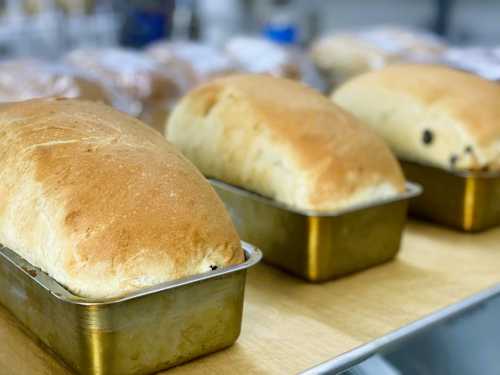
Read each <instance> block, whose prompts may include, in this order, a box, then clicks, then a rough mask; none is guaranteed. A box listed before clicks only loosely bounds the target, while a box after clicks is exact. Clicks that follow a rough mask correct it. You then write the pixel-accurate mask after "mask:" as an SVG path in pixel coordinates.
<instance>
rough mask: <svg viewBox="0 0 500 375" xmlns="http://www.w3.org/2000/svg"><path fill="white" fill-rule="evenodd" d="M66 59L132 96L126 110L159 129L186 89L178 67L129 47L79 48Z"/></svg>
mask: <svg viewBox="0 0 500 375" xmlns="http://www.w3.org/2000/svg"><path fill="white" fill-rule="evenodd" d="M65 61H66V63H67V64H69V65H71V66H74V67H76V68H78V69H80V70H83V71H85V72H86V73H88V74H90V75H93V76H94V77H96V78H97V79H99V80H101V81H103V82H105V83H107V84H108V85H110V86H113V87H116V88H117V89H118V90H119V91H120V92H122V93H124V94H126V95H127V96H128V97H129V98H130V99H132V100H131V101H130V102H131V105H130V108H127V109H126V112H127V113H129V114H132V115H134V116H138V117H139V118H141V119H142V120H143V121H145V122H146V123H147V124H148V125H151V126H153V128H155V129H157V130H159V131H160V132H163V126H164V124H165V122H166V118H167V116H168V114H169V111H170V109H171V108H172V107H173V105H174V104H175V102H176V101H177V100H178V99H179V98H180V97H181V96H182V94H184V89H186V90H187V88H185V87H183V85H184V80H183V77H181V76H179V75H178V74H177V71H175V70H172V69H168V68H167V67H165V66H163V65H162V64H160V63H158V62H157V61H156V60H154V59H153V58H151V57H150V56H148V55H147V54H145V53H142V52H139V51H136V50H132V49H127V48H82V49H77V50H74V51H72V52H70V53H69V54H68V55H67V56H66V58H65ZM119 109H121V108H119Z"/></svg>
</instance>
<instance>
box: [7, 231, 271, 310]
mask: <svg viewBox="0 0 500 375" xmlns="http://www.w3.org/2000/svg"><path fill="white" fill-rule="evenodd" d="M241 245H242V248H243V251H244V253H245V261H244V262H243V263H240V264H237V265H234V266H230V267H226V268H222V269H220V270H217V271H211V272H207V273H203V274H198V275H193V276H189V277H185V278H182V279H178V280H172V281H167V282H165V283H161V284H158V285H154V286H152V287H149V288H144V289H140V290H138V291H135V292H132V293H129V294H126V295H124V296H121V297H116V298H110V299H92V298H85V297H80V296H77V295H75V294H73V293H71V292H70V291H69V290H68V289H66V288H64V287H63V286H62V285H61V284H59V283H58V282H57V281H56V280H54V279H53V278H51V277H50V276H49V275H48V274H46V273H45V272H43V271H41V270H40V269H38V268H36V267H34V266H33V265H32V264H31V263H29V262H28V261H26V260H25V259H23V258H22V257H21V256H19V255H18V254H16V253H15V252H14V251H12V250H10V249H9V248H7V247H4V246H1V245H0V256H3V257H4V258H5V259H7V260H8V261H9V262H10V263H12V264H13V265H14V266H15V267H17V268H18V269H20V270H21V271H22V272H24V273H27V274H28V275H29V276H30V277H31V278H32V279H33V281H35V282H36V283H37V284H39V285H40V286H41V287H43V288H44V289H46V290H48V291H49V292H50V293H51V294H52V295H54V296H55V297H56V298H58V299H60V300H62V301H64V302H67V303H73V304H78V305H109V304H115V303H120V302H123V301H127V300H130V299H133V298H139V297H142V296H146V295H148V294H152V293H158V292H162V291H165V290H168V289H173V288H177V287H180V286H184V285H188V284H192V283H196V282H199V281H202V280H207V279H212V278H216V277H219V276H224V275H227V274H230V273H233V272H237V271H242V270H245V269H247V268H250V267H252V266H254V265H255V264H257V263H258V262H259V261H260V260H261V258H262V253H261V251H260V250H259V249H257V248H256V247H255V246H253V245H251V244H249V243H246V242H244V241H241ZM34 274H35V275H34Z"/></svg>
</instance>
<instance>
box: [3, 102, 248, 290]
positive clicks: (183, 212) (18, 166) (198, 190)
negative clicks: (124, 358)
mask: <svg viewBox="0 0 500 375" xmlns="http://www.w3.org/2000/svg"><path fill="white" fill-rule="evenodd" d="M0 142H1V147H0V166H1V168H0V173H1V178H0V202H1V204H0V242H1V243H2V244H4V245H5V246H7V247H9V248H11V249H12V250H14V251H15V252H17V253H18V254H19V255H21V256H22V257H24V258H25V259H27V260H28V261H29V262H30V263H32V264H33V265H35V266H37V267H40V268H41V269H42V270H44V271H46V272H47V273H48V274H49V275H50V276H52V277H53V278H54V279H56V280H57V281H58V282H60V283H61V284H62V285H64V286H66V287H67V288H69V289H70V290H71V291H73V292H74V293H76V294H79V295H82V296H87V297H92V298H109V297H116V296H119V295H123V294H125V293H127V292H130V291H133V290H137V289H140V288H143V287H147V286H151V285H155V284H158V283H161V282H164V281H168V280H173V279H177V278H181V277H184V276H188V275H193V274H197V273H202V272H207V271H210V269H211V266H217V267H225V266H228V265H232V264H236V263H239V262H241V261H242V260H243V253H242V250H241V247H240V243H239V239H238V236H237V234H236V231H235V229H234V227H233V225H232V223H231V221H230V218H229V216H228V214H227V213H226V211H225V209H224V207H223V204H222V202H221V201H220V200H219V198H218V197H217V195H216V193H215V192H214V191H213V189H212V188H211V187H210V185H209V184H208V182H207V181H206V180H205V179H204V178H203V176H202V175H201V174H200V173H199V172H198V171H197V170H196V169H195V168H194V167H193V166H192V165H191V163H190V162H189V161H187V160H186V159H185V158H184V157H183V156H182V155H181V154H180V153H179V152H177V151H176V150H175V149H174V147H172V146H171V145H170V144H169V143H168V142H166V141H165V139H164V138H163V137H162V136H161V135H160V134H158V133H157V132H155V131H154V130H152V129H150V128H148V127H147V126H145V125H144V124H142V123H141V122H140V121H138V120H136V119H133V118H131V117H129V116H127V115H125V114H122V113H120V112H118V111H116V110H114V109H112V108H109V107H107V106H105V105H102V104H97V103H91V102H85V101H78V100H31V101H26V102H21V103H17V104H12V105H9V106H6V107H3V108H2V110H1V111H0Z"/></svg>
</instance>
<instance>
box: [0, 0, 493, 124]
mask: <svg viewBox="0 0 500 375" xmlns="http://www.w3.org/2000/svg"><path fill="white" fill-rule="evenodd" d="M499 15H500V1H496V0H421V1H411V0H372V1H363V0H349V1H341V0H328V1H321V0H289V1H284V0H274V1H271V0H259V1H256V0H253V1H252V0H210V1H201V0H198V1H197V0H142V1H139V0H0V102H10V101H16V100H25V99H29V98H33V97H42V96H68V97H83V98H86V99H91V100H99V101H103V102H106V103H108V104H111V105H114V106H115V107H116V108H118V109H120V110H122V111H125V112H128V113H130V114H132V115H134V116H137V117H140V118H141V119H143V120H144V121H145V122H147V123H149V124H150V125H152V126H154V127H155V128H156V129H158V130H160V131H162V130H163V127H164V124H165V120H166V118H167V117H168V113H169V111H170V109H171V108H172V106H173V105H174V104H175V103H176V101H177V100H178V99H179V98H180V97H181V96H182V95H183V94H184V93H185V92H186V91H188V90H189V89H191V88H192V87H194V86H196V85H198V84H200V83H202V82H204V81H206V80H209V79H212V78H214V77H218V76H221V75H225V74H230V73H234V72H253V73H266V74H272V75H277V76H283V77H287V78H290V79H296V80H300V81H303V82H305V83H306V84H309V85H311V86H313V87H315V88H316V89H318V90H320V91H322V92H324V93H328V92H330V91H331V90H332V89H334V88H335V86H337V85H339V84H341V83H342V82H344V81H345V80H347V79H349V78H350V77H352V76H355V75H357V74H360V73H362V72H365V71H367V70H372V69H377V68H380V67H382V66H384V65H387V64H391V63H394V62H401V61H403V62H404V61H411V62H416V63H438V64H448V65H452V66H455V67H457V68H460V69H464V70H468V71H471V72H473V73H476V74H479V75H481V76H483V77H485V78H488V79H492V80H497V79H499V78H500V48H497V45H500V22H498V16H499Z"/></svg>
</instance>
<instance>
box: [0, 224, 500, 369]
mask: <svg viewBox="0 0 500 375" xmlns="http://www.w3.org/2000/svg"><path fill="white" fill-rule="evenodd" d="M499 266H500V228H499V229H495V230H490V231H488V232H485V233H482V234H463V233H458V232H453V231H451V230H447V229H444V228H439V227H434V226H431V225H428V224H424V223H420V222H411V223H410V224H409V226H408V228H407V230H406V232H405V236H404V240H403V244H402V251H401V253H400V255H399V257H398V259H397V260H395V261H393V262H391V263H388V264H386V265H383V266H380V267H377V268H374V269H371V270H368V271H365V272H361V273H358V274H356V275H353V276H350V277H346V278H343V279H341V280H337V281H333V282H328V283H324V284H317V285H313V284H307V283H304V282H302V281H300V280H299V279H296V278H294V277H291V276H288V275H286V274H284V273H282V272H280V271H278V270H275V269H273V268H271V267H268V266H266V265H259V266H257V267H256V268H254V269H253V270H251V271H250V272H249V275H248V283H247V291H246V304H245V312H244V314H245V315H244V323H243V330H242V333H241V337H240V338H239V340H238V342H237V343H236V344H235V345H234V346H233V347H232V348H229V349H227V350H224V351H221V352H219V353H215V354H213V355H210V356H207V357H204V358H201V359H198V360H196V361H193V362H191V363H187V364H185V365H182V366H179V367H177V368H174V369H172V370H171V371H169V372H168V373H169V375H170V374H174V375H177V374H179V375H182V374H234V373H245V374H289V373H296V372H298V371H300V370H303V369H305V368H308V367H311V366H313V365H315V364H318V363H319V362H322V361H325V360H327V359H330V358H332V357H334V356H336V355H339V354H341V353H343V352H346V351H348V350H351V349H353V348H355V347H356V346H359V345H361V344H363V343H366V342H367V341H370V340H372V339H374V338H376V337H379V336H381V335H384V334H385V333H387V332H389V331H392V330H394V329H397V328H399V327H401V326H403V325H405V324H407V323H409V322H412V321H414V320H417V319H419V318H421V317H423V316H425V315H427V314H430V313H432V312H433V311H436V310H437V309H439V308H442V307H444V306H447V305H449V304H451V303H454V302H458V301H459V300H461V299H463V298H465V297H467V296H470V295H471V294H474V293H476V292H478V291H480V290H483V289H486V288H488V287H490V286H493V285H494V284H496V283H498V282H500V272H498V270H499V268H500V267H499ZM0 368H2V369H8V373H15V374H35V373H36V374H56V375H59V374H66V373H67V371H66V370H65V369H64V368H63V367H62V366H61V365H60V364H59V363H58V362H57V361H56V360H54V359H53V358H52V357H51V356H50V355H49V354H47V353H46V352H45V351H44V350H43V349H41V348H39V347H38V346H37V345H36V344H35V343H34V342H33V341H32V340H31V339H30V338H29V337H28V336H27V335H26V334H24V333H23V332H22V331H21V330H19V327H18V324H17V323H16V321H15V320H14V319H13V318H12V317H11V316H10V315H9V314H8V312H6V311H5V310H4V309H0Z"/></svg>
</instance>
